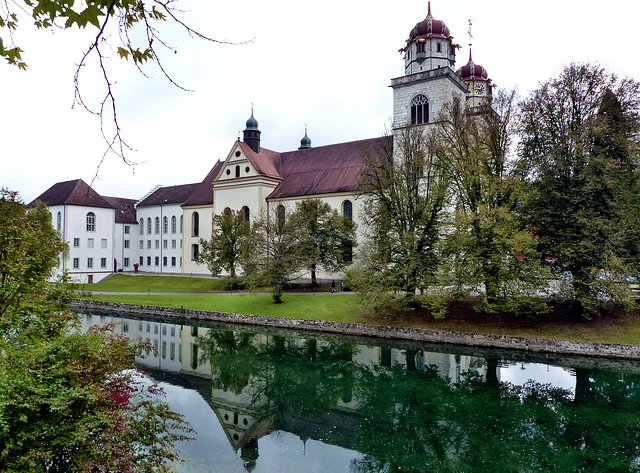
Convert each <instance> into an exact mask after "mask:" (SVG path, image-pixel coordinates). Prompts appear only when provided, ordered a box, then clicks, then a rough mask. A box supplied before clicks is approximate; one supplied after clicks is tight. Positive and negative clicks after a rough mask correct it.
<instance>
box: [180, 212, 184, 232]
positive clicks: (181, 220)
mask: <svg viewBox="0 0 640 473" xmlns="http://www.w3.org/2000/svg"><path fill="white" fill-rule="evenodd" d="M183 221H184V218H183V216H182V215H180V234H181V235H182V222H183Z"/></svg>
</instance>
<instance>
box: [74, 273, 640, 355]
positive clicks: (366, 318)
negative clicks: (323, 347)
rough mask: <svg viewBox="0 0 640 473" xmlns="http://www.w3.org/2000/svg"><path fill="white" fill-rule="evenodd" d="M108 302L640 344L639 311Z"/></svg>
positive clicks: (314, 297) (125, 285)
mask: <svg viewBox="0 0 640 473" xmlns="http://www.w3.org/2000/svg"><path fill="white" fill-rule="evenodd" d="M84 289H85V290H90V291H96V292H151V293H153V292H220V291H222V281H220V280H215V279H206V278H188V277H175V276H142V275H140V276H128V275H117V276H115V277H114V278H112V279H111V280H109V281H107V282H106V283H98V284H91V285H89V284H87V285H85V286H84ZM92 298H94V299H96V300H101V301H106V302H121V303H125V304H139V305H150V306H159V307H176V308H179V307H184V308H185V309H197V310H212V311H220V312H234V313H241V314H255V315H268V316H274V317H294V318H301V319H310V320H329V321H337V322H353V323H368V324H379V325H391V326H399V327H414V328H426V329H435V330H452V331H456V332H471V333H486V334H495V335H511V336H522V337H539V338H552V339H560V340H575V341H587V342H599V343H623V344H632V345H640V309H639V308H638V306H636V309H635V310H634V311H632V312H630V313H621V312H615V311H612V312H609V313H606V314H603V315H602V316H600V317H596V318H593V319H591V320H587V319H585V318H583V317H579V316H575V315H572V314H571V313H567V312H563V311H561V310H555V311H554V312H552V313H550V314H546V315H541V316H537V317H535V318H528V317H524V316H520V317H515V316H512V315H501V314H480V313H477V312H476V311H475V310H474V309H473V301H468V302H464V303H455V304H452V305H451V307H450V314H449V315H448V316H447V317H446V318H445V319H443V320H435V319H434V318H433V317H432V316H431V315H429V314H428V313H426V312H422V311H413V312H407V313H405V314H402V315H399V316H396V317H381V316H379V315H372V314H370V313H367V312H366V311H365V310H364V309H363V307H362V306H361V305H360V304H359V303H358V297H356V296H355V295H353V294H350V293H346V294H313V293H311V294H304V293H300V292H295V293H286V294H284V296H283V301H284V302H283V303H282V304H274V303H273V302H272V299H271V296H270V295H268V294H267V295H265V294H238V293H235V294H234V293H228V294H216V295H212V294H202V295H186V294H185V295H170V296H167V295H159V294H156V295H154V294H150V295H142V296H141V295H133V294H132V295H108V294H104V295H95V296H92Z"/></svg>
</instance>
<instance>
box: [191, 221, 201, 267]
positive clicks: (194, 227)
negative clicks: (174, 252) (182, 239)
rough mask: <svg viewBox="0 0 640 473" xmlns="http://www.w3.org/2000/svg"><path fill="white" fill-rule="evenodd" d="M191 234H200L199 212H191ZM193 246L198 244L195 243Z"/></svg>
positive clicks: (195, 235)
mask: <svg viewBox="0 0 640 473" xmlns="http://www.w3.org/2000/svg"><path fill="white" fill-rule="evenodd" d="M191 236H194V237H197V236H200V214H198V212H193V220H192V228H191ZM195 246H198V245H195ZM194 259H195V258H194Z"/></svg>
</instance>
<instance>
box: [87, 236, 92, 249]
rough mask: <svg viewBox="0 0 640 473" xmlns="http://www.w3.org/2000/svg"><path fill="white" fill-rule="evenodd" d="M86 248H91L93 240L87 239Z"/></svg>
mask: <svg viewBox="0 0 640 473" xmlns="http://www.w3.org/2000/svg"><path fill="white" fill-rule="evenodd" d="M87 248H93V238H89V239H87Z"/></svg>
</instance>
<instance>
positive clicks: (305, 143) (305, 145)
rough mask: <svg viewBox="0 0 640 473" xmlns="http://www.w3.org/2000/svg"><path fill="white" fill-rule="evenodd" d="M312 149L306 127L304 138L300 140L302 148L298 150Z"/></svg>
mask: <svg viewBox="0 0 640 473" xmlns="http://www.w3.org/2000/svg"><path fill="white" fill-rule="evenodd" d="M307 148H311V138H309V136H307V127H306V126H305V127H304V136H303V137H302V139H301V140H300V147H299V148H298V149H307Z"/></svg>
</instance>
